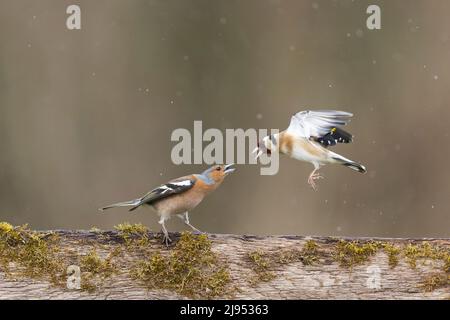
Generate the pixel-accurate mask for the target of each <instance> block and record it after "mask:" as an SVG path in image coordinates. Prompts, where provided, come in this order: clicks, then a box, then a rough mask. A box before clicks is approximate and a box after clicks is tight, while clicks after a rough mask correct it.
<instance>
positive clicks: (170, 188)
mask: <svg viewBox="0 0 450 320" xmlns="http://www.w3.org/2000/svg"><path fill="white" fill-rule="evenodd" d="M195 181H196V180H195V178H194V177H192V176H186V177H181V178H178V179H174V180H171V181H169V182H167V183H165V184H162V185H160V186H159V187H157V188H155V189H153V190H151V191H150V192H148V193H147V194H146V195H144V196H143V197H142V198H140V199H139V203H138V204H137V205H136V206H134V207H133V208H131V209H130V211H133V210H134V209H136V208H138V207H139V206H141V205H143V204H152V203H154V202H156V201H159V200H161V199H164V198H167V197H169V196H171V195H175V194H180V193H183V192H186V191H187V190H189V189H191V188H192V187H193V186H194V184H195Z"/></svg>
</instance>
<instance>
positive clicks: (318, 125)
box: [253, 110, 366, 190]
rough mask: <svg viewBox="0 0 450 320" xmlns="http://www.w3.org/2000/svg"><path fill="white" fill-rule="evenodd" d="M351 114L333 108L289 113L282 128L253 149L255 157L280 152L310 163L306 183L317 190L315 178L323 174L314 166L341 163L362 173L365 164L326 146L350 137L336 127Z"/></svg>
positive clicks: (347, 141)
mask: <svg viewBox="0 0 450 320" xmlns="http://www.w3.org/2000/svg"><path fill="white" fill-rule="evenodd" d="M352 116H353V114H351V113H349V112H344V111H336V110H317V111H301V112H298V113H296V114H295V115H293V116H292V118H291V122H290V124H289V127H288V128H287V129H286V130H284V131H282V132H280V133H277V134H272V135H270V136H267V137H264V138H263V139H262V141H260V142H258V146H257V147H256V148H255V150H254V151H253V152H254V153H256V152H257V154H256V158H258V157H259V156H260V155H261V154H262V153H267V154H270V153H271V152H280V153H283V154H286V155H288V156H290V157H292V158H294V159H297V160H301V161H306V162H310V163H312V164H313V165H314V170H313V171H312V172H311V174H310V175H309V177H308V183H309V184H310V185H311V187H312V188H313V189H314V190H317V189H316V183H315V180H317V179H320V178H323V177H322V176H321V175H320V174H319V173H317V170H319V168H320V167H321V166H323V165H325V164H328V163H337V164H342V165H344V166H346V167H349V168H350V169H353V170H355V171H358V172H360V173H365V172H366V168H365V167H364V166H363V165H361V164H359V163H357V162H355V161H352V160H349V159H347V158H345V157H343V156H341V155H339V154H337V153H335V152H332V151H331V150H329V149H328V147H331V146H334V145H336V144H337V143H349V142H351V141H352V139H353V137H352V135H351V134H350V133H348V132H346V131H344V130H343V129H341V128H339V127H338V126H344V125H346V124H347V123H348V122H349V121H350V118H351V117H352Z"/></svg>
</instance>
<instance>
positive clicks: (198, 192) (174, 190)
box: [99, 164, 235, 245]
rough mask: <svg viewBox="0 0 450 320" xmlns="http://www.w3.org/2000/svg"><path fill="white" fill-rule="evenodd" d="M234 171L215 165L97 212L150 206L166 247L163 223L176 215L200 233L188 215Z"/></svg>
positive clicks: (228, 166)
mask: <svg viewBox="0 0 450 320" xmlns="http://www.w3.org/2000/svg"><path fill="white" fill-rule="evenodd" d="M234 170H235V169H234V168H233V164H228V165H215V166H213V167H211V168H209V169H207V170H205V171H203V172H202V173H201V174H191V175H188V176H184V177H180V178H177V179H174V180H171V181H169V182H167V183H165V184H162V185H160V186H159V187H157V188H155V189H153V190H151V191H150V192H148V193H147V194H145V195H144V196H143V197H141V198H138V199H134V200H130V201H125V202H119V203H114V204H111V205H109V206H106V207H103V208H100V209H99V210H101V211H103V210H106V209H109V208H115V207H131V208H130V209H129V211H133V210H135V209H137V208H139V207H141V206H143V205H146V206H150V207H152V208H153V209H155V211H156V213H157V214H158V215H159V217H160V219H159V224H160V225H161V227H162V232H163V233H164V240H163V241H164V242H165V244H166V245H169V242H171V239H170V238H169V233H168V232H167V229H166V226H165V221H167V220H168V219H170V217H171V216H172V215H177V216H178V217H179V218H180V219H181V220H183V222H184V223H185V224H186V225H188V226H189V227H191V228H192V230H194V231H196V232H200V231H199V230H198V229H197V228H195V227H194V226H193V225H192V224H191V223H190V222H189V213H188V212H189V211H190V210H192V209H194V208H195V207H196V206H198V205H199V204H200V202H202V200H203V199H204V198H205V196H206V195H207V194H209V193H211V192H212V191H214V190H216V189H217V188H218V187H219V186H220V185H221V184H222V182H223V180H224V179H225V177H226V176H227V175H228V174H230V173H231V172H233V171H234Z"/></svg>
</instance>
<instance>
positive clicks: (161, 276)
mask: <svg viewBox="0 0 450 320" xmlns="http://www.w3.org/2000/svg"><path fill="white" fill-rule="evenodd" d="M131 275H132V277H133V278H135V279H139V280H141V281H143V282H144V283H145V285H146V286H147V287H148V288H151V289H153V288H155V289H156V288H157V289H169V290H175V291H176V292H178V293H179V294H182V295H185V296H188V297H204V298H212V297H216V296H223V295H224V294H226V293H227V288H228V285H229V283H230V275H229V272H228V268H227V267H226V266H224V265H223V263H222V262H220V261H219V260H218V257H217V255H216V254H215V253H214V252H213V251H212V250H211V241H210V240H209V239H208V237H207V236H206V235H203V234H202V235H199V236H195V235H193V234H191V233H187V232H184V233H182V235H181V237H180V239H179V241H178V242H177V244H176V245H175V248H174V249H173V251H172V252H171V253H170V255H165V256H164V255H162V254H161V253H160V252H157V253H154V254H153V255H152V256H151V257H150V258H149V259H148V260H145V261H139V262H138V263H137V264H136V266H135V267H134V268H133V270H132V271H131Z"/></svg>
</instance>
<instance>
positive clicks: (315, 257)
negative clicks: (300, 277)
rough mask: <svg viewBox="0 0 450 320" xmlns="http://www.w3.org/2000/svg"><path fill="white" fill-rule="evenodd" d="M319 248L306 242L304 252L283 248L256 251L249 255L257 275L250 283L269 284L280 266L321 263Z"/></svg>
mask: <svg viewBox="0 0 450 320" xmlns="http://www.w3.org/2000/svg"><path fill="white" fill-rule="evenodd" d="M318 248H319V246H318V245H317V243H316V242H314V241H313V240H308V241H306V243H305V245H304V246H303V248H302V250H298V249H297V248H291V249H286V248H281V249H279V250H275V251H274V252H263V251H261V250H256V251H252V252H249V253H248V255H247V258H248V261H249V262H250V265H251V268H252V270H253V272H254V273H255V275H254V276H253V277H251V278H250V283H251V284H253V285H255V284H257V283H259V282H267V281H270V280H272V279H274V278H275V273H274V271H275V269H277V268H278V267H279V266H282V265H286V264H289V263H293V262H302V263H303V265H311V264H313V263H316V262H318V261H319V257H320V255H321V253H320V252H319V249H318Z"/></svg>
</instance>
